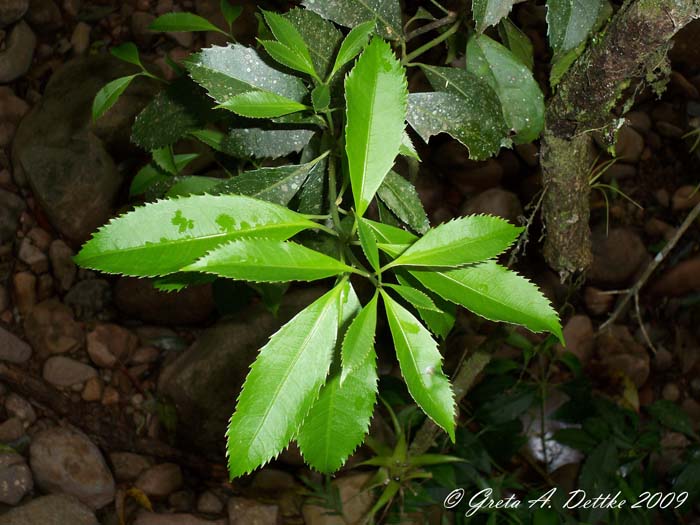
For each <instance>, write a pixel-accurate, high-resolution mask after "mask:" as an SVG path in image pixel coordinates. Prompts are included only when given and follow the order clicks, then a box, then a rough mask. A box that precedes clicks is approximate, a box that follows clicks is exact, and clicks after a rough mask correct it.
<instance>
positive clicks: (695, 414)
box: [681, 397, 700, 430]
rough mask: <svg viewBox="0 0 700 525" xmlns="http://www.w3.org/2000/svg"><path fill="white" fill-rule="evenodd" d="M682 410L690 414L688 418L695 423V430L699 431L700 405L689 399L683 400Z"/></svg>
mask: <svg viewBox="0 0 700 525" xmlns="http://www.w3.org/2000/svg"><path fill="white" fill-rule="evenodd" d="M681 408H682V409H683V411H684V412H685V413H686V414H688V417H689V418H690V420H691V421H692V422H693V428H695V429H696V430H697V429H698V427H700V425H699V422H700V403H698V402H697V401H695V400H694V399H691V398H689V397H688V398H686V399H684V400H683V403H682V404H681Z"/></svg>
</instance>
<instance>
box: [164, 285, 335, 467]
mask: <svg viewBox="0 0 700 525" xmlns="http://www.w3.org/2000/svg"><path fill="white" fill-rule="evenodd" d="M321 293H322V290H321V289H319V288H313V289H307V290H300V291H296V292H292V293H290V294H288V295H287V296H286V297H285V298H284V300H283V302H282V305H281V307H280V310H279V313H278V316H277V318H275V317H273V316H272V315H271V314H269V313H267V312H266V311H262V309H252V311H249V312H248V313H246V314H245V315H242V316H241V317H239V318H237V319H236V320H234V321H228V322H220V323H218V324H216V325H214V326H213V327H212V328H210V329H208V330H206V331H205V332H204V333H203V334H202V335H201V337H200V338H199V339H198V340H197V341H196V342H195V343H194V344H193V345H192V346H191V347H190V348H189V349H188V350H186V351H185V352H183V353H182V354H181V355H180V356H179V357H178V358H177V359H176V360H175V361H173V362H172V363H171V364H170V365H169V366H167V367H166V368H165V369H164V370H163V371H162V373H161V375H160V378H159V382H158V390H159V392H160V394H161V395H163V396H165V397H166V398H169V399H171V400H172V401H173V403H174V405H175V407H176V410H177V412H178V420H179V421H186V422H187V424H184V425H178V427H177V430H178V433H179V437H180V438H182V439H184V440H185V441H187V442H190V443H192V444H193V445H195V446H197V447H198V448H199V449H200V450H203V451H208V452H211V453H214V454H219V453H221V452H223V444H224V440H223V439H222V436H224V435H225V432H226V426H227V424H228V420H229V418H230V416H231V410H232V400H234V399H236V397H237V396H238V393H239V392H240V389H241V386H242V384H243V380H244V379H245V376H246V375H247V373H248V368H249V366H250V364H251V363H252V362H253V361H254V360H255V358H256V356H257V354H258V350H259V349H260V348H261V347H262V346H263V345H264V344H265V343H266V342H267V339H268V337H269V336H270V335H272V334H273V333H274V332H275V331H276V330H277V329H278V328H279V327H280V326H281V324H282V323H284V322H286V321H287V320H289V319H291V318H292V317H293V316H294V314H296V313H297V312H298V311H299V310H301V309H302V308H303V307H304V306H306V305H308V304H309V303H311V302H312V301H313V300H314V299H316V298H317V297H319V295H320V294H321Z"/></svg>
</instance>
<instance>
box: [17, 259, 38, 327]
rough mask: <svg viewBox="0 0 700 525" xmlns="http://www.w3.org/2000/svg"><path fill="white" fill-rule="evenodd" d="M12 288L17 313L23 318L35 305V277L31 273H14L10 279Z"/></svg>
mask: <svg viewBox="0 0 700 525" xmlns="http://www.w3.org/2000/svg"><path fill="white" fill-rule="evenodd" d="M12 287H13V288H14V291H15V304H16V305H17V309H18V310H19V313H20V314H22V315H23V316H26V315H28V314H30V312H31V311H32V310H34V306H35V305H36V276H35V275H34V274H33V273H31V272H19V273H16V274H15V275H14V276H13V277H12ZM27 338H29V336H27Z"/></svg>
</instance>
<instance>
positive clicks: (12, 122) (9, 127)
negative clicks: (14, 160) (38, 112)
mask: <svg viewBox="0 0 700 525" xmlns="http://www.w3.org/2000/svg"><path fill="white" fill-rule="evenodd" d="M27 111H29V105H28V104H27V103H26V102H25V101H24V100H22V99H21V98H19V97H17V96H15V93H14V92H13V91H12V90H11V89H10V88H8V87H0V147H5V146H8V145H9V144H10V143H11V142H12V139H13V138H14V136H15V131H17V125H18V124H19V122H20V120H22V117H24V115H25V114H26V113H27ZM8 175H9V173H8Z"/></svg>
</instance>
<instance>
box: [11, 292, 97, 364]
mask: <svg viewBox="0 0 700 525" xmlns="http://www.w3.org/2000/svg"><path fill="white" fill-rule="evenodd" d="M24 333H25V334H26V336H27V339H28V340H29V344H31V345H32V348H34V350H35V351H36V352H38V353H40V354H42V355H48V354H62V353H66V352H73V351H76V350H80V349H81V348H82V347H83V342H84V339H85V335H84V334H83V330H82V328H81V327H80V325H79V324H78V323H76V322H75V319H74V318H73V312H72V311H71V309H70V308H68V307H67V306H65V305H64V304H61V303H60V302H59V301H57V300H56V299H49V300H48V301H43V302H41V303H39V304H38V305H36V306H35V307H34V308H33V309H32V311H31V314H30V315H29V316H28V317H27V319H26V321H25V322H24Z"/></svg>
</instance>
